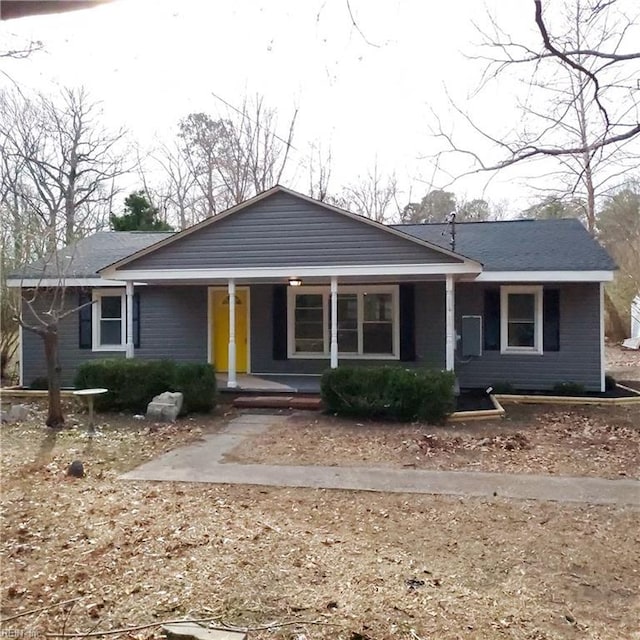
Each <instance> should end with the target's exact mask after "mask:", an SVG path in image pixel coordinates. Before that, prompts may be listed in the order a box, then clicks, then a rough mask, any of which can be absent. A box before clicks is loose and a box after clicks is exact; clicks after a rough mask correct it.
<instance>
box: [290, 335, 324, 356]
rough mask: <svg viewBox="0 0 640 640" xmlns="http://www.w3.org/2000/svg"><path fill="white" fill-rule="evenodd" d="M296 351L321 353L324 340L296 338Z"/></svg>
mask: <svg viewBox="0 0 640 640" xmlns="http://www.w3.org/2000/svg"><path fill="white" fill-rule="evenodd" d="M295 346H296V353H323V352H324V340H313V339H305V338H296V345H295Z"/></svg>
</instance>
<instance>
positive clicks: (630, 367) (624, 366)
mask: <svg viewBox="0 0 640 640" xmlns="http://www.w3.org/2000/svg"><path fill="white" fill-rule="evenodd" d="M606 357H607V373H610V374H611V375H612V376H614V377H615V378H616V380H638V381H640V350H638V349H636V350H633V349H624V348H622V347H621V346H619V345H607V347H606Z"/></svg>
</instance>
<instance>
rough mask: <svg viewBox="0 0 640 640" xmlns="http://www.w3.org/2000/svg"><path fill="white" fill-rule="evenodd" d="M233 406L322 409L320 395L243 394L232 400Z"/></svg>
mask: <svg viewBox="0 0 640 640" xmlns="http://www.w3.org/2000/svg"><path fill="white" fill-rule="evenodd" d="M233 406H234V407H237V408H238V409H305V410H309V411H320V410H321V409H322V400H321V399H320V396H300V395H295V396H285V395H282V394H278V395H269V396H248V395H243V396H238V397H237V398H235V399H234V400H233Z"/></svg>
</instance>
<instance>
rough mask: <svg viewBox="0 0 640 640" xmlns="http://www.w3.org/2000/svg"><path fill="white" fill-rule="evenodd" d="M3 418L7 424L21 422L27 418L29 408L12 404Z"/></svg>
mask: <svg viewBox="0 0 640 640" xmlns="http://www.w3.org/2000/svg"><path fill="white" fill-rule="evenodd" d="M4 417H5V419H6V421H7V422H23V421H24V420H26V419H27V418H28V417H29V407H27V406H26V405H24V404H14V405H12V406H11V409H9V413H7V414H6V416H4Z"/></svg>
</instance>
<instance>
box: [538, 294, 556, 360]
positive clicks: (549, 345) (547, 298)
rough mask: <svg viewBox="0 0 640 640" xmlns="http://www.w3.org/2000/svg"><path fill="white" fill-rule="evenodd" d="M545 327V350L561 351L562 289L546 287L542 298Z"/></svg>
mask: <svg viewBox="0 0 640 640" xmlns="http://www.w3.org/2000/svg"><path fill="white" fill-rule="evenodd" d="M542 307H543V317H544V328H543V330H542V335H543V339H542V344H543V347H542V349H543V351H560V291H559V290H558V289H545V290H544V296H543V298H542Z"/></svg>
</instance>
